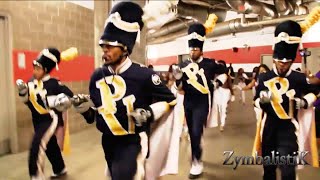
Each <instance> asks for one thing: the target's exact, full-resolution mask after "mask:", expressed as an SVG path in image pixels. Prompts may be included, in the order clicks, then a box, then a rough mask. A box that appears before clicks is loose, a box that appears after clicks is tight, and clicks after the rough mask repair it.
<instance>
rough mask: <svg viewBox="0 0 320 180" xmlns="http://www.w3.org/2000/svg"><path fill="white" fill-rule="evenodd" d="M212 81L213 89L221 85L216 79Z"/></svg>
mask: <svg viewBox="0 0 320 180" xmlns="http://www.w3.org/2000/svg"><path fill="white" fill-rule="evenodd" d="M211 83H212V85H213V89H214V90H216V89H218V87H219V83H218V82H217V81H216V80H211Z"/></svg>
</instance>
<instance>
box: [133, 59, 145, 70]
mask: <svg viewBox="0 0 320 180" xmlns="http://www.w3.org/2000/svg"><path fill="white" fill-rule="evenodd" d="M132 63H134V64H137V65H139V66H140V67H145V68H148V67H147V66H146V65H144V64H141V63H139V62H136V61H133V60H132Z"/></svg>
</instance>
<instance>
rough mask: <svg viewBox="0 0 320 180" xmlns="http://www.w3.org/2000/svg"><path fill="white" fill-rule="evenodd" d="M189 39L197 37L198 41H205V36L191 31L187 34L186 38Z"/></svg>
mask: <svg viewBox="0 0 320 180" xmlns="http://www.w3.org/2000/svg"><path fill="white" fill-rule="evenodd" d="M191 39H197V40H199V41H205V40H206V37H205V36H201V35H200V34H198V33H196V32H193V33H191V34H189V35H188V40H191Z"/></svg>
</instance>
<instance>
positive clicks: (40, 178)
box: [31, 175, 46, 180]
mask: <svg viewBox="0 0 320 180" xmlns="http://www.w3.org/2000/svg"><path fill="white" fill-rule="evenodd" d="M45 179H46V178H45V177H44V176H40V175H37V176H31V180H45Z"/></svg>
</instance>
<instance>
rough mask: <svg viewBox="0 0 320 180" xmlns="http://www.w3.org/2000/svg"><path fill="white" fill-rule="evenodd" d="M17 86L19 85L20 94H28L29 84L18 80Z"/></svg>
mask: <svg viewBox="0 0 320 180" xmlns="http://www.w3.org/2000/svg"><path fill="white" fill-rule="evenodd" d="M16 84H17V88H18V91H19V94H20V95H26V94H27V92H28V86H27V84H26V83H25V82H24V81H23V80H22V79H18V80H17V81H16Z"/></svg>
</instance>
